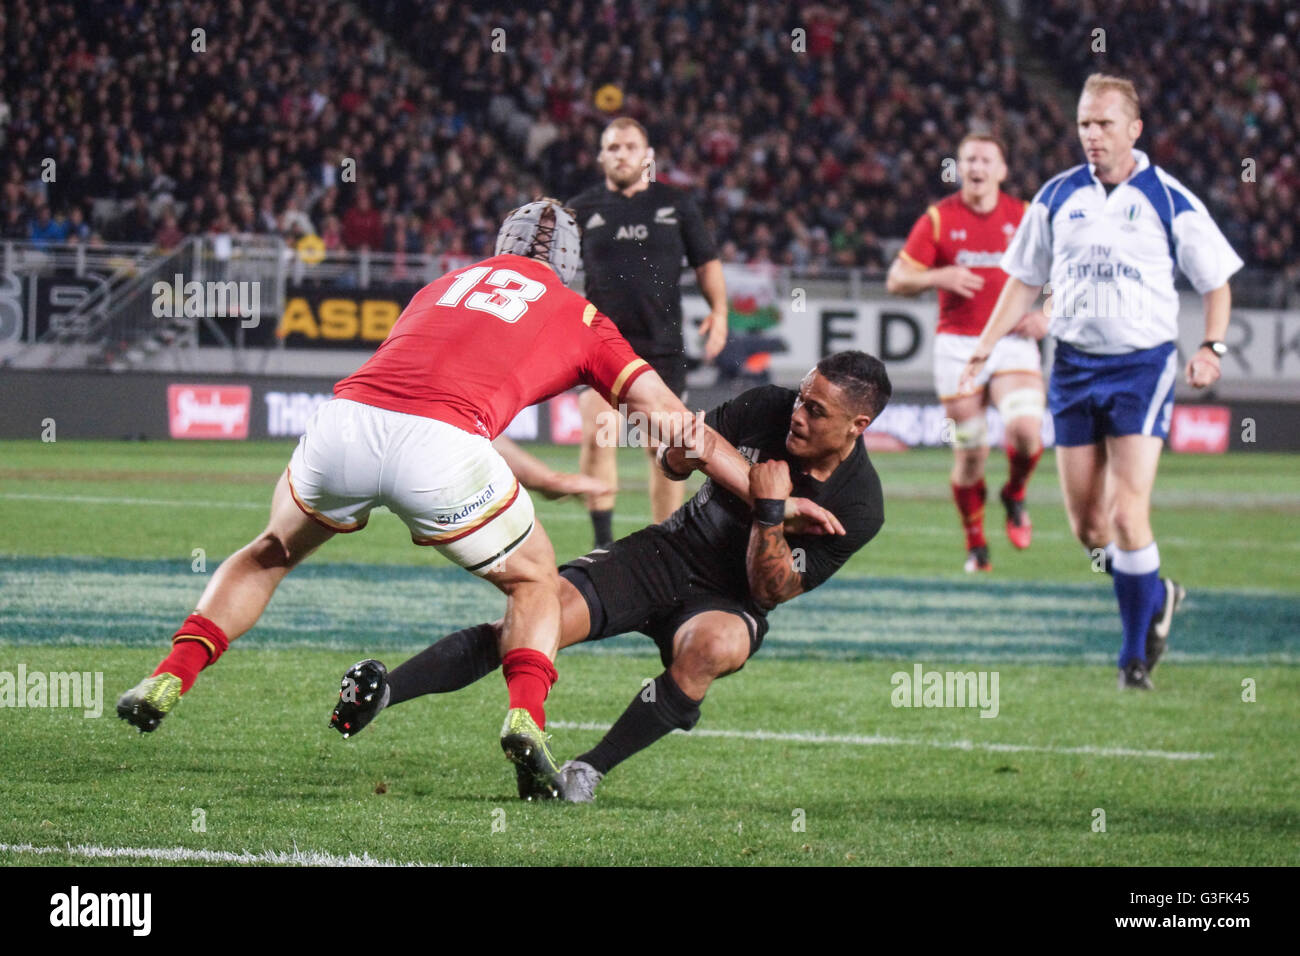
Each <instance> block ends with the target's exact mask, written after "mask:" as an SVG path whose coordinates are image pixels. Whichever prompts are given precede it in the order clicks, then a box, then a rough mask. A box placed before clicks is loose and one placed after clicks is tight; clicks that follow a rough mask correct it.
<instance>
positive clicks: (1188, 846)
mask: <svg viewBox="0 0 1300 956" xmlns="http://www.w3.org/2000/svg"><path fill="white" fill-rule="evenodd" d="M291 447H292V446H291V445H290V444H286V443H248V444H216V443H213V444H200V443H167V442H158V443H141V444H125V443H96V442H58V443H56V444H50V445H42V444H40V443H22V442H8V443H0V508H2V509H3V511H4V514H5V520H4V521H3V522H0V672H9V673H15V672H16V671H17V669H18V668H19V666H22V667H25V669H26V671H27V672H28V673H33V672H37V671H40V672H50V671H83V672H85V671H88V672H102V673H103V696H104V697H105V698H107V700H106V701H103V702H102V704H103V716H102V717H100V718H99V719H87V718H85V717H83V715H82V710H79V709H71V708H48V707H47V708H23V709H7V708H6V709H4V710H0V720H3V721H4V730H5V733H4V737H3V740H4V744H3V746H0V861H3V862H6V863H18V864H38V863H44V864H54V865H62V864H78V865H85V864H89V863H93V862H97V861H99V862H114V863H123V862H142V863H151V862H160V861H173V862H179V863H189V862H193V863H203V862H223V861H226V862H250V863H251V862H263V861H265V862H340V861H345V860H347V859H348V858H349V856H350V855H353V856H357V857H359V856H362V855H363V854H364V855H365V859H367V860H378V861H393V862H419V863H441V864H458V863H472V864H538V863H551V864H584V863H585V864H629V865H639V864H695V863H721V864H748V863H757V864H805V863H811V864H858V865H861V864H868V865H873V864H949V863H951V864H976V865H981V864H1004V865H1005V864H1011V865H1016V864H1061V865H1133V864H1137V865H1155V864H1175V865H1205V864H1216V865H1239V864H1246V865H1249V864H1295V863H1296V862H1297V857H1298V856H1300V853H1298V852H1297V838H1296V834H1297V829H1298V827H1297V824H1298V823H1300V807H1298V804H1300V798H1298V797H1297V793H1300V780H1298V779H1297V778H1298V777H1300V772H1298V771H1297V761H1296V759H1295V754H1296V751H1297V743H1298V742H1300V731H1298V730H1297V728H1300V719H1298V718H1300V668H1298V667H1297V662H1298V661H1300V637H1297V634H1298V632H1300V579H1298V577H1297V575H1296V574H1295V571H1294V568H1295V566H1296V563H1297V551H1298V550H1300V542H1297V540H1296V538H1295V535H1294V533H1293V532H1292V531H1291V529H1292V528H1294V527H1295V525H1296V521H1297V513H1300V488H1298V487H1297V483H1296V480H1295V477H1294V475H1295V461H1296V459H1295V458H1293V457H1288V456H1268V455H1258V454H1256V455H1229V456H1225V457H1219V458H1205V457H1176V456H1166V457H1165V458H1164V460H1163V461H1162V466H1161V472H1162V473H1161V476H1160V478H1159V480H1158V482H1157V489H1156V499H1155V524H1156V532H1157V537H1158V540H1159V541H1160V547H1161V554H1162V558H1163V563H1164V567H1165V569H1166V571H1167V572H1168V573H1172V574H1175V575H1176V576H1178V577H1179V578H1180V579H1181V580H1183V581H1184V582H1185V583H1186V584H1187V585H1188V587H1189V589H1190V591H1191V595H1190V597H1189V600H1188V603H1187V605H1186V607H1185V610H1184V612H1183V613H1182V614H1181V615H1180V617H1179V618H1178V619H1177V621H1176V623H1175V631H1174V637H1173V640H1172V642H1171V647H1170V651H1169V654H1168V656H1167V658H1166V659H1165V660H1164V661H1162V663H1161V665H1160V667H1159V668H1158V669H1157V670H1156V672H1155V675H1154V679H1155V682H1156V684H1157V686H1158V690H1157V691H1156V692H1155V693H1154V694H1148V695H1138V694H1131V693H1130V694H1120V693H1118V692H1117V691H1116V689H1115V685H1114V680H1115V678H1114V665H1113V657H1114V654H1115V651H1116V648H1117V647H1118V643H1119V641H1118V632H1119V625H1118V619H1117V616H1116V613H1115V608H1114V599H1113V596H1112V591H1111V589H1110V586H1109V585H1110V582H1109V579H1108V578H1106V577H1105V576H1104V575H1099V574H1093V573H1090V571H1089V569H1088V564H1087V562H1086V560H1085V558H1084V556H1083V555H1082V553H1081V551H1080V549H1079V547H1078V545H1077V544H1076V543H1074V542H1073V541H1072V539H1071V538H1070V536H1069V532H1068V528H1067V527H1066V525H1065V520H1064V515H1063V512H1062V509H1061V505H1060V496H1059V491H1058V490H1057V487H1056V479H1055V474H1054V464H1053V462H1052V460H1051V456H1050V454H1049V455H1048V456H1046V457H1045V458H1044V461H1043V464H1042V465H1041V466H1040V471H1039V473H1038V475H1037V476H1036V477H1035V479H1034V483H1033V485H1031V490H1030V498H1029V501H1030V506H1031V511H1032V514H1033V517H1034V522H1035V543H1034V546H1033V548H1031V549H1030V550H1029V551H1028V552H1024V553H1019V552H1015V551H1014V550H1013V549H1012V548H1011V547H1010V545H1009V544H1007V543H1006V542H1005V539H1004V538H1003V537H1002V536H1001V533H1000V530H999V529H998V527H997V519H998V518H999V517H1000V515H998V513H997V507H996V503H995V504H994V506H993V507H991V508H990V510H989V524H990V529H989V530H990V532H991V533H990V540H991V541H992V543H993V548H994V553H993V560H994V566H995V572H994V573H993V574H992V575H991V576H982V577H981V578H979V579H978V580H971V579H970V578H968V577H967V576H965V575H963V574H961V572H960V570H959V566H960V562H961V559H962V550H961V543H960V536H959V532H958V529H957V522H956V516H955V514H954V512H953V508H952V505H951V502H950V501H949V499H948V492H947V481H946V472H947V468H948V456H947V454H946V453H944V452H915V451H914V452H907V453H904V454H899V455H877V456H875V462H876V465H877V468H878V470H879V471H880V473H881V476H882V479H883V480H884V483H885V494H886V524H885V527H884V530H883V531H882V532H881V534H880V536H879V537H878V538H877V540H876V541H874V542H872V543H871V544H870V545H868V546H867V547H866V548H865V549H864V550H863V551H862V552H860V553H859V554H858V555H857V556H856V557H855V558H854V559H853V560H852V561H851V562H850V564H849V565H848V566H847V567H846V568H845V569H844V570H842V571H841V572H840V574H838V575H837V576H836V577H835V578H833V579H832V580H831V581H829V582H828V583H827V584H826V585H824V586H823V587H822V588H820V589H818V590H817V591H814V592H813V593H812V594H810V595H806V596H803V597H801V598H798V599H796V600H795V601H794V602H792V603H791V604H789V605H787V606H785V607H784V608H781V609H778V610H777V611H776V612H774V614H773V615H772V619H771V620H772V628H771V632H770V633H769V636H768V638H767V641H766V642H765V645H764V647H763V649H762V651H761V652H760V653H759V655H758V656H757V657H756V658H754V659H753V660H752V661H751V662H750V663H749V664H748V665H747V666H746V667H745V669H744V671H743V672H741V673H740V674H738V675H735V676H733V677H730V678H727V679H725V680H722V681H720V682H718V683H717V684H716V685H715V686H714V688H713V690H712V691H711V692H710V694H709V698H708V700H707V701H706V702H705V704H704V706H703V714H704V716H703V719H702V721H701V723H700V725H699V727H697V729H696V731H695V732H694V733H692V734H690V735H684V734H676V735H673V736H672V737H670V738H668V739H666V740H664V741H662V742H660V743H659V744H656V745H655V746H654V747H652V748H650V749H649V750H647V751H645V752H643V753H641V754H639V755H637V756H636V757H633V758H632V759H631V760H629V761H628V762H627V763H625V764H623V765H622V766H620V767H618V768H617V769H616V770H615V771H614V772H613V773H611V774H610V776H609V778H608V779H607V780H606V781H605V782H604V783H603V784H602V785H601V788H600V791H599V799H598V800H597V802H596V803H595V804H593V805H590V806H581V807H578V806H570V805H532V804H522V803H520V802H519V801H518V800H517V799H516V798H515V796H514V783H513V773H512V772H511V769H510V767H509V765H508V764H507V763H506V761H505V760H504V758H503V757H502V756H501V753H500V749H499V747H498V744H497V739H496V738H497V733H498V729H499V726H500V720H501V717H502V715H503V713H504V707H505V693H504V688H503V685H502V682H501V679H500V676H499V674H498V675H492V676H489V677H488V678H485V679H484V680H482V681H480V682H479V683H478V684H475V685H473V686H472V687H470V688H468V689H466V690H464V691H462V692H460V693H457V694H454V695H447V696H440V697H427V698H423V699H420V700H416V701H412V702H410V703H407V704H404V705H401V706H400V707H396V708H393V709H392V710H390V711H388V712H386V713H385V714H383V715H382V716H381V717H380V718H379V719H378V720H377V721H376V722H375V723H374V724H373V725H372V726H371V727H370V728H368V729H367V730H366V731H365V732H363V733H362V734H361V735H359V736H358V737H357V738H355V739H353V740H349V741H344V740H342V739H341V738H339V737H338V736H337V735H336V734H334V733H333V732H332V731H330V730H328V729H327V727H326V719H327V716H328V713H329V709H330V707H331V706H332V704H333V698H334V697H335V695H336V693H337V681H338V677H339V675H340V674H341V673H342V671H343V670H344V668H346V667H347V665H348V664H350V663H352V662H353V661H354V660H356V659H358V658H360V657H363V656H371V655H373V656H378V657H380V658H381V659H383V660H385V661H386V662H388V663H389V664H390V665H392V664H396V663H399V662H400V661H401V660H403V659H404V658H405V657H407V656H409V655H410V654H411V653H413V652H414V651H415V650H418V649H419V648H421V647H423V646H425V645H426V644H427V643H429V642H430V641H432V640H433V639H436V638H437V637H438V636H440V635H441V634H443V633H446V632H447V631H450V630H454V629H456V628H459V627H462V626H465V625H467V624H471V623H475V622H477V621H480V620H485V619H487V618H490V617H494V616H498V615H499V613H500V608H501V600H500V598H499V596H498V595H497V593H496V592H495V590H493V589H492V588H491V587H490V586H489V585H486V584H484V583H482V582H479V581H476V580H474V579H472V578H471V577H470V576H469V575H466V574H465V573H464V572H461V571H459V570H457V569H454V568H452V567H450V566H449V565H447V564H446V563H445V562H443V561H442V560H441V559H439V558H438V557H437V556H436V555H435V554H433V553H431V551H430V549H424V548H415V547H413V546H411V545H410V544H409V543H407V538H406V535H405V530H404V528H403V527H402V526H401V525H400V523H399V522H397V520H396V519H394V518H392V517H391V516H388V515H386V514H377V515H376V519H375V520H373V521H372V522H371V526H370V527H369V528H368V529H367V530H366V531H364V532H362V533H360V534H357V535H351V536H340V537H338V538H336V539H334V540H333V541H331V542H330V543H329V544H327V545H326V546H325V547H324V548H323V549H322V550H321V552H320V553H319V554H318V555H316V556H314V557H313V558H312V559H311V560H310V561H309V562H307V564H306V565H305V566H304V567H302V568H301V569H299V570H298V571H296V572H294V574H292V575H290V577H289V578H288V579H287V581H286V582H285V584H284V585H283V586H282V587H281V589H280V592H279V593H278V594H277V595H276V598H275V599H274V600H273V602H272V604H271V607H270V609H269V611H268V613H267V615H266V616H265V617H264V618H263V621H262V622H261V623H260V624H259V626H258V627H257V628H255V629H254V631H253V632H252V633H250V634H249V635H247V636H246V637H245V638H243V639H241V640H240V641H239V642H237V643H236V644H235V645H234V647H233V648H232V650H231V652H230V653H228V654H227V655H226V656H225V657H224V658H223V659H222V661H221V663H220V664H219V665H218V666H217V667H215V668H213V669H212V670H210V671H208V672H207V673H205V674H204V675H203V677H202V678H200V682H199V684H198V685H197V687H196V689H195V691H194V692H193V693H191V694H189V695H187V696H186V698H185V699H184V701H183V702H182V704H181V706H180V707H179V708H178V709H177V710H176V711H175V712H174V713H173V714H172V715H171V716H169V717H168V718H167V720H166V721H165V722H164V724H163V726H162V728H161V729H160V730H159V731H158V732H157V733H155V734H152V735H147V736H141V735H138V734H136V733H135V731H134V730H132V729H130V728H128V727H127V726H126V725H125V724H123V723H122V722H120V721H118V720H117V719H116V718H115V717H114V715H113V711H112V706H113V703H114V701H115V700H116V697H117V695H118V694H120V693H121V691H122V690H124V689H125V688H127V687H129V686H130V685H132V684H134V683H135V682H136V681H137V680H138V679H139V678H140V677H141V676H143V675H144V674H146V673H148V672H149V671H150V670H152V668H153V666H154V665H155V664H156V663H157V661H158V659H159V657H160V656H161V654H162V653H163V651H164V650H165V642H166V638H167V636H168V635H169V634H170V633H171V631H172V630H174V628H175V626H176V624H177V623H179V621H180V620H181V619H182V618H183V616H184V615H185V613H186V612H187V610H188V609H189V608H190V607H191V606H192V604H193V601H194V600H195V598H196V597H197V595H198V594H199V592H200V591H201V589H202V587H203V585H204V583H205V581H206V578H207V576H208V575H209V574H210V573H211V572H212V571H213V570H214V569H215V568H216V566H217V564H218V563H219V562H220V560H221V559H222V558H223V557H224V556H225V555H226V554H228V553H229V552H230V551H232V550H234V549H235V548H237V547H239V546H240V545H242V544H243V543H244V542H246V541H247V540H248V539H249V538H250V537H252V536H253V535H254V534H256V533H257V532H258V531H259V530H261V527H262V525H263V523H264V521H265V517H266V510H267V505H268V503H269V499H270V492H271V487H272V485H273V482H274V479H275V477H276V476H277V475H278V473H279V471H280V470H281V469H282V468H283V466H284V463H285V462H286V461H287V459H288V455H289V451H290V449H291ZM541 451H542V454H543V455H544V456H545V457H547V458H548V460H550V461H552V462H553V463H554V464H556V465H558V466H563V467H566V468H573V467H575V464H576V453H575V452H574V450H573V449H565V448H543V449H541ZM621 467H622V469H623V471H622V474H623V478H624V487H625V493H624V494H622V495H621V497H620V503H619V510H618V512H617V515H616V530H617V531H618V532H619V533H627V532H630V531H632V530H634V529H635V528H636V527H639V526H640V524H642V523H643V522H644V520H645V518H646V515H647V513H648V505H647V502H646V497H645V494H644V481H645V467H646V466H645V464H644V456H643V455H641V454H639V453H637V452H632V451H628V452H625V453H624V457H623V459H622V461H621ZM1004 469H1005V466H1004V465H1002V464H1001V463H1000V462H999V461H997V456H996V455H995V460H994V462H993V463H992V464H991V466H990V481H989V483H990V487H991V488H993V489H996V487H997V484H998V483H999V482H1000V481H1001V479H1002V475H1003V473H1004ZM538 511H539V514H540V515H541V516H542V520H543V523H544V524H545V525H546V527H547V529H548V531H549V532H550V534H551V537H552V540H553V541H554V543H555V547H556V552H557V554H558V555H559V557H560V559H561V560H564V559H566V558H568V557H571V556H573V555H575V554H579V553H581V552H582V551H584V550H585V549H586V547H587V545H588V541H589V533H590V532H589V526H588V523H587V521H586V517H585V512H584V511H583V510H582V508H581V506H580V505H577V504H574V503H565V502H559V503H548V502H538ZM918 663H919V664H921V665H922V666H923V667H924V668H925V669H927V670H941V671H950V670H951V671H971V670H981V671H994V672H996V673H997V674H998V677H999V707H998V714H997V717H996V718H994V719H984V718H981V717H980V716H979V711H978V710H977V709H974V708H965V709H958V708H950V709H925V708H896V707H894V706H892V704H891V692H892V691H893V689H894V688H893V684H892V683H891V677H892V675H893V674H895V673H896V672H899V671H902V672H907V673H909V674H910V673H911V672H912V670H913V668H914V666H915V665H916V664H918ZM558 666H559V670H560V673H561V680H560V682H559V684H558V685H557V686H556V688H555V690H554V691H553V693H552V696H551V698H550V700H549V701H548V705H547V711H548V715H549V717H550V720H551V730H552V732H553V733H554V735H555V736H554V740H553V741H552V743H553V747H554V749H555V750H556V752H557V756H561V757H566V756H570V755H572V754H575V753H578V752H581V751H582V750H584V749H586V748H587V747H589V746H590V745H591V744H592V743H594V742H595V741H596V740H597V739H598V738H599V736H600V734H601V730H600V728H602V727H604V726H606V725H608V724H609V723H610V722H612V721H613V720H614V719H615V718H616V717H617V716H618V714H619V713H621V711H622V709H623V707H624V706H625V705H626V704H627V702H628V701H629V700H630V699H631V697H632V695H633V694H634V693H636V692H637V691H638V689H639V688H640V686H641V681H642V680H643V679H644V678H648V677H653V676H654V675H655V674H657V673H658V672H659V670H660V665H659V662H658V657H657V654H656V652H655V650H654V646H653V644H652V643H651V642H650V641H648V640H646V639H645V638H641V637H639V636H635V635H634V636H629V637H624V638H618V639H615V640H613V641H607V642H604V643H602V644H601V645H597V646H594V647H588V648H579V649H575V650H573V651H569V652H565V653H564V654H562V655H561V657H560V660H559V662H558ZM1252 689H1253V696H1254V700H1253V702H1252V701H1247V700H1243V696H1247V697H1249V696H1252V694H1251V693H1250V691H1251V690H1252ZM1097 811H1102V812H1103V813H1104V821H1105V830H1104V832H1102V831H1101V830H1099V829H1097V827H1098V826H1099V821H1100V820H1101V819H1102V817H1101V816H1100V815H1099V814H1098V812H1097ZM295 853H296V855H295Z"/></svg>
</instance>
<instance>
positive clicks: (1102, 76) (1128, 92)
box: [1083, 73, 1142, 119]
mask: <svg viewBox="0 0 1300 956" xmlns="http://www.w3.org/2000/svg"><path fill="white" fill-rule="evenodd" d="M1111 91H1114V92H1116V93H1118V94H1119V95H1120V96H1122V97H1123V98H1124V102H1125V103H1127V104H1128V109H1129V112H1130V113H1132V114H1133V118H1134V119H1141V118H1142V107H1141V104H1140V103H1139V102H1138V93H1137V87H1135V86H1134V85H1133V81H1132V80H1126V79H1125V78H1124V77H1122V76H1111V75H1110V74H1108V73H1094V74H1092V76H1090V77H1088V78H1087V79H1086V80H1084V82H1083V95H1085V96H1086V95H1087V94H1089V93H1091V94H1092V95H1093V96H1099V95H1101V94H1102V93H1109V92H1111Z"/></svg>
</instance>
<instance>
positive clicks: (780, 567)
mask: <svg viewBox="0 0 1300 956" xmlns="http://www.w3.org/2000/svg"><path fill="white" fill-rule="evenodd" d="M749 488H750V494H752V495H753V497H754V501H755V502H758V505H757V506H756V507H755V509H754V520H753V521H752V522H751V523H750V526H749V546H748V548H747V549H746V551H745V574H746V576H747V577H748V578H749V593H750V594H751V595H752V596H753V598H754V600H755V601H757V602H758V603H759V605H761V606H762V607H763V608H765V609H767V610H771V609H772V608H774V607H776V606H777V605H778V604H782V603H784V602H786V601H788V600H790V599H791V598H792V597H795V596H797V595H799V594H802V593H803V575H802V574H800V573H799V572H798V571H796V570H795V566H794V555H793V554H791V552H790V545H789V543H788V542H787V541H786V540H785V530H784V528H783V526H782V523H781V520H780V517H779V516H778V511H777V508H776V506H775V505H769V504H768V503H770V502H778V501H779V502H781V509H780V511H781V512H784V510H785V501H786V500H788V499H789V497H790V492H791V491H792V490H794V489H793V485H792V483H791V481H790V466H789V465H788V464H787V463H786V462H784V461H779V460H777V459H772V460H770V461H764V462H760V463H759V464H757V465H755V466H754V467H753V468H751V469H750V470H749ZM768 507H771V510H772V513H771V514H768V513H767V509H768Z"/></svg>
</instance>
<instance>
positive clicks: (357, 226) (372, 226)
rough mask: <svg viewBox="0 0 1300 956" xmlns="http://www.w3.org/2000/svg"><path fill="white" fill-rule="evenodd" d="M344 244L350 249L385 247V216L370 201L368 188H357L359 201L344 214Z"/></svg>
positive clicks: (377, 248)
mask: <svg viewBox="0 0 1300 956" xmlns="http://www.w3.org/2000/svg"><path fill="white" fill-rule="evenodd" d="M343 244H344V245H345V246H347V247H348V248H349V249H371V250H379V249H383V248H384V224H383V218H382V217H381V216H380V214H379V210H378V209H376V208H375V207H374V206H373V205H371V203H370V192H369V190H367V189H364V188H360V189H358V190H357V201H356V205H354V206H353V207H352V208H351V209H349V210H348V211H347V212H345V213H344V214H343Z"/></svg>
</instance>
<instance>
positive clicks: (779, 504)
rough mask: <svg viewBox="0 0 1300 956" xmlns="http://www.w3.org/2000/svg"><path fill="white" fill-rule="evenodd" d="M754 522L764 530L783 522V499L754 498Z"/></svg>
mask: <svg viewBox="0 0 1300 956" xmlns="http://www.w3.org/2000/svg"><path fill="white" fill-rule="evenodd" d="M754 520H755V521H757V522H758V523H759V524H761V525H762V526H763V527H764V528H771V527H773V526H775V525H778V524H781V523H782V522H784V521H785V499H784V498H755V499H754Z"/></svg>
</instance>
